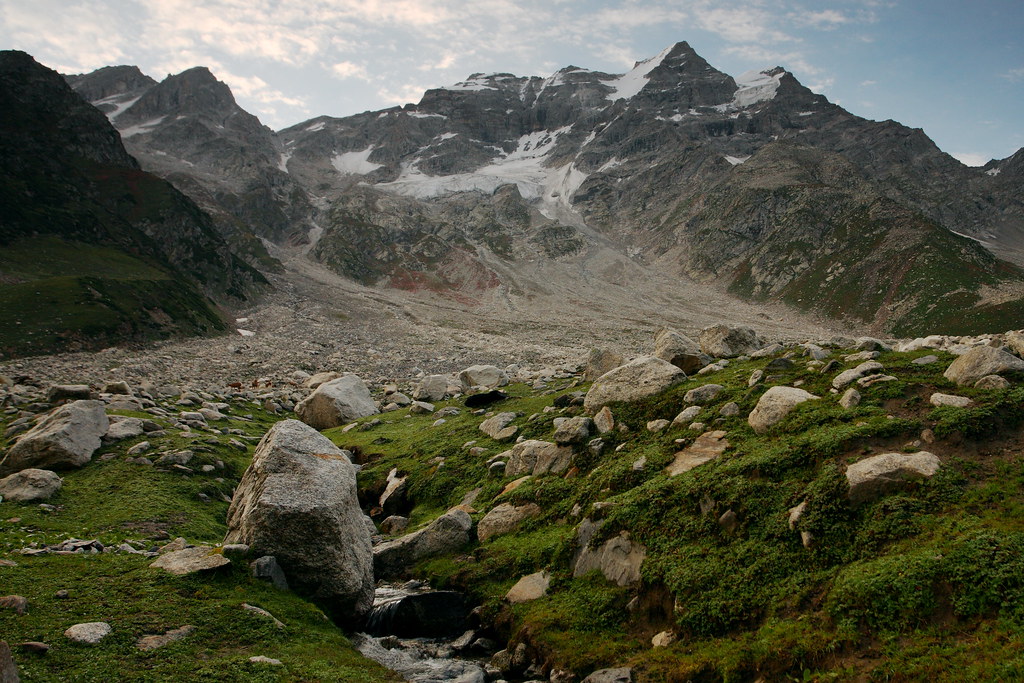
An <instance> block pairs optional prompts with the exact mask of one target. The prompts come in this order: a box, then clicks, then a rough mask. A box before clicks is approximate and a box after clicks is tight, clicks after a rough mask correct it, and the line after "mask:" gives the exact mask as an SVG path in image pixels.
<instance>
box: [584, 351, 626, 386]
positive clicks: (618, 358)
mask: <svg viewBox="0 0 1024 683" xmlns="http://www.w3.org/2000/svg"><path fill="white" fill-rule="evenodd" d="M624 362H625V359H624V358H623V357H622V354H618V353H615V352H614V351H609V350H608V349H590V354H589V355H588V356H587V369H586V371H584V373H583V381H584V382H593V381H594V380H595V379H597V378H598V377H600V376H601V375H603V374H605V373H606V372H609V371H611V370H614V369H615V368H617V367H619V366H620V365H622V364H623V363H624Z"/></svg>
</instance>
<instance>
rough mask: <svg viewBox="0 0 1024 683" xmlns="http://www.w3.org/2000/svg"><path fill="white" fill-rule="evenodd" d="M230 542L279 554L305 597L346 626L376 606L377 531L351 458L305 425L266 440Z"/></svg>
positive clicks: (238, 501)
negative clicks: (373, 536)
mask: <svg viewBox="0 0 1024 683" xmlns="http://www.w3.org/2000/svg"><path fill="white" fill-rule="evenodd" d="M224 542H225V543H245V544H246V545H248V546H249V547H250V548H251V550H252V553H253V554H255V555H273V556H274V557H276V558H277V562H278V564H279V565H280V566H281V568H282V569H283V570H284V572H285V575H286V576H287V578H288V583H289V585H291V587H292V588H293V589H294V590H296V591H297V592H301V593H304V594H307V595H309V596H310V597H311V598H312V599H313V600H314V601H315V602H317V603H318V604H320V605H321V606H322V607H323V609H324V610H325V611H326V612H327V614H328V615H329V616H330V617H331V618H332V619H334V620H335V621H336V622H338V623H352V622H353V621H355V620H358V619H359V618H361V617H362V616H363V615H365V614H366V613H367V612H369V610H370V607H371V606H372V605H373V564H372V554H371V546H370V532H369V530H368V529H367V527H366V523H365V521H364V519H363V513H362V511H361V510H360V508H359V501H358V499H357V498H356V471H355V467H353V465H352V463H351V462H350V461H349V458H348V454H347V453H346V452H345V451H342V450H340V449H339V448H338V447H337V446H335V445H334V444H333V443H331V442H330V441H329V440H327V439H326V438H325V437H323V436H322V435H320V434H318V433H317V432H316V431H314V430H313V429H312V428H310V427H308V426H306V425H305V424H303V423H301V422H299V421H297V420H284V421H282V422H278V423H277V424H275V425H274V426H273V427H272V428H271V429H270V431H269V432H267V435H266V436H264V437H263V440H262V441H261V442H260V444H259V446H257V448H256V452H255V453H254V454H253V458H252V463H251V464H250V465H249V468H248V469H247V470H246V471H245V474H244V475H242V480H241V482H240V483H239V485H238V488H237V489H236V490H235V495H234V498H233V499H232V501H231V507H230V508H229V509H228V533H227V536H226V537H225V539H224Z"/></svg>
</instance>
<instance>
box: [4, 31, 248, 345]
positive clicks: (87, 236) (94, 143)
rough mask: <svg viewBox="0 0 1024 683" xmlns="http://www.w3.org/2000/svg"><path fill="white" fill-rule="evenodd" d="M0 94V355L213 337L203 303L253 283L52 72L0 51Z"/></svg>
mask: <svg viewBox="0 0 1024 683" xmlns="http://www.w3.org/2000/svg"><path fill="white" fill-rule="evenodd" d="M0 89H2V93H3V98H4V101H5V102H9V103H10V106H9V107H8V110H7V111H6V112H5V116H4V118H3V121H2V123H0V129H2V130H0V133H2V134H0V188H2V189H0V193H2V194H0V205H2V206H3V207H4V211H3V218H2V220H0V243H2V244H3V245H4V249H3V252H2V255H0V273H2V296H3V298H4V304H5V305H3V306H0V310H2V311H3V313H2V315H3V324H0V329H3V330H4V332H3V338H2V340H0V346H2V347H3V350H4V352H14V353H17V354H23V353H38V352H43V351H50V350H54V349H55V348H97V347H101V346H105V345H109V344H111V343H113V342H116V341H121V340H125V339H142V338H149V337H153V336H167V335H172V334H196V333H199V334H208V333H213V332H218V331H221V330H223V329H225V323H224V321H223V320H222V318H221V315H220V314H219V313H218V312H217V309H216V304H214V303H213V302H212V301H211V300H210V299H209V298H208V297H214V298H215V299H218V300H220V301H224V302H227V301H230V300H236V301H237V300H244V299H247V298H249V297H251V296H252V295H253V294H254V293H256V292H257V291H258V289H259V288H260V287H262V286H263V285H265V283H266V280H265V279H264V278H263V277H262V276H261V275H260V274H259V273H258V272H256V271H255V270H253V269H252V268H249V267H248V266H246V265H245V264H243V263H242V262H240V261H239V260H238V259H237V257H235V256H234V255H233V254H232V253H231V252H230V250H229V249H228V248H227V245H226V244H225V243H224V242H223V240H222V239H220V238H219V237H218V235H217V234H216V232H215V231H214V230H213V228H212V224H211V223H210V221H209V218H208V217H207V216H206V215H205V214H204V213H203V212H202V211H201V210H199V209H198V207H196V206H195V204H193V203H192V202H191V201H189V200H188V199H187V198H186V197H185V196H183V195H182V194H181V193H179V192H178V191H176V190H175V189H174V188H173V187H171V186H170V185H169V184H168V183H166V182H165V181H163V180H160V179H159V178H157V177H155V176H153V175H151V174H149V173H146V172H144V171H142V170H140V169H139V167H138V164H137V163H136V161H135V160H134V159H133V158H132V157H131V156H129V155H128V153H127V152H126V151H125V149H124V147H123V146H122V145H121V142H120V138H119V136H118V134H117V132H116V131H115V130H114V129H113V128H112V127H111V126H110V125H109V123H108V122H107V120H106V118H105V117H104V116H103V115H102V114H101V113H100V112H98V111H97V110H96V109H94V108H93V107H90V106H89V105H88V104H86V103H85V102H84V101H83V100H82V99H81V98H80V97H79V96H78V95H76V94H75V93H74V92H73V91H72V90H71V89H70V88H69V87H68V86H67V85H66V84H65V82H64V81H63V79H62V78H61V77H60V76H59V74H57V73H55V72H53V71H51V70H49V69H46V68H45V67H42V66H40V65H39V64H37V63H36V62H35V61H34V60H33V59H32V58H31V57H30V56H28V55H26V54H24V53H21V52H15V51H6V52H3V53H0Z"/></svg>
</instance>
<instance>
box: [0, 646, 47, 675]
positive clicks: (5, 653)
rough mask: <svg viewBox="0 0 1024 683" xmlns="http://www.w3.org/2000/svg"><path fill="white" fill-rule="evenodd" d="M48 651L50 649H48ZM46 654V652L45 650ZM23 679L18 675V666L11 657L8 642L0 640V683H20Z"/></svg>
mask: <svg viewBox="0 0 1024 683" xmlns="http://www.w3.org/2000/svg"><path fill="white" fill-rule="evenodd" d="M46 649H47V650H48V649H49V647H47V648H46ZM44 652H45V650H44ZM19 681H21V677H20V676H19V675H18V665H17V664H15V663H14V657H12V656H11V646H10V645H8V644H7V641H6V640H0V682H2V683H19Z"/></svg>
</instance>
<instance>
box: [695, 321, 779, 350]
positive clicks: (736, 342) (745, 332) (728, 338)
mask: <svg viewBox="0 0 1024 683" xmlns="http://www.w3.org/2000/svg"><path fill="white" fill-rule="evenodd" d="M699 340H700V348H701V351H703V352H704V353H706V354H708V355H709V356H713V357H715V358H735V357H736V356H743V355H749V354H751V353H754V352H755V351H757V350H758V349H760V348H761V347H762V346H763V344H762V343H761V340H760V339H758V337H757V333H756V332H754V330H753V328H750V327H745V326H737V327H729V326H728V325H712V326H711V327H705V328H704V329H703V330H701V331H700V337H699Z"/></svg>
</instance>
